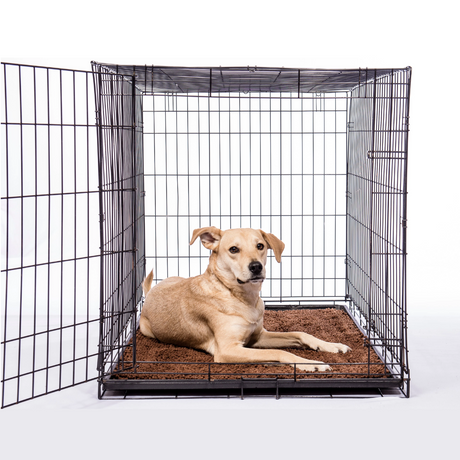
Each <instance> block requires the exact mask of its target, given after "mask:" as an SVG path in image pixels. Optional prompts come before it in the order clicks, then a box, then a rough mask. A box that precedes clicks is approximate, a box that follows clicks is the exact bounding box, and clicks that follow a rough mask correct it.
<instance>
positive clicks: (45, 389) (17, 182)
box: [1, 64, 101, 407]
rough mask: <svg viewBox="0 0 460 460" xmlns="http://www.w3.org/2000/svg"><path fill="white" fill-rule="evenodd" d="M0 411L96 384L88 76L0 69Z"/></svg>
mask: <svg viewBox="0 0 460 460" xmlns="http://www.w3.org/2000/svg"><path fill="white" fill-rule="evenodd" d="M2 78H3V83H4V88H3V94H2V97H3V98H4V101H3V106H4V110H3V117H2V118H3V119H2V171H3V172H2V186H1V187H2V199H1V206H2V240H1V241H2V271H1V274H2V278H3V279H2V285H3V286H4V287H5V290H4V292H3V302H4V311H3V315H2V316H3V328H2V360H3V366H2V403H1V404H2V407H6V406H9V405H12V404H16V403H18V402H21V401H25V400H28V399H31V398H35V397H37V396H41V395H45V394H48V393H51V392H54V391H58V390H62V389H63V388H67V387H71V386H73V385H77V384H79V383H83V382H86V381H89V380H92V379H95V378H96V377H97V375H98V374H97V356H98V344H99V333H100V332H99V331H100V314H99V305H100V279H101V278H100V273H101V257H100V246H101V242H100V231H99V212H100V211H99V190H98V162H97V131H96V125H95V121H94V120H95V116H94V114H95V107H94V89H93V78H92V73H91V72H84V71H83V72H82V71H75V70H65V69H55V68H45V67H32V66H25V65H15V64H3V66H2Z"/></svg>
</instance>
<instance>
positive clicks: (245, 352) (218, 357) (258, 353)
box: [214, 344, 331, 372]
mask: <svg viewBox="0 0 460 460" xmlns="http://www.w3.org/2000/svg"><path fill="white" fill-rule="evenodd" d="M214 361H215V362H217V363H284V364H290V365H293V363H296V367H297V369H299V370H302V371H307V372H314V371H320V372H326V371H328V370H331V367H330V366H328V365H327V364H324V363H323V362H321V361H312V360H310V359H306V358H301V357H300V356H296V355H294V354H292V353H288V352H287V351H283V350H261V349H256V348H245V347H243V346H242V345H239V344H238V345H237V344H235V345H226V346H223V347H219V351H217V352H216V353H215V354H214Z"/></svg>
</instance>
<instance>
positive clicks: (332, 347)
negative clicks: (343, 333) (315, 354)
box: [317, 342, 351, 353]
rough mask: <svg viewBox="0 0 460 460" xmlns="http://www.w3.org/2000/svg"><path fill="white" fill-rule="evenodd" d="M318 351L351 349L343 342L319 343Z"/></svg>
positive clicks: (331, 351) (332, 351)
mask: <svg viewBox="0 0 460 460" xmlns="http://www.w3.org/2000/svg"><path fill="white" fill-rule="evenodd" d="M317 350H318V351H326V352H328V353H347V352H349V351H351V348H350V347H349V346H347V345H344V344H343V343H328V342H325V343H323V344H321V345H320V346H319V347H318V349H317Z"/></svg>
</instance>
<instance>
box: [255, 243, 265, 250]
mask: <svg viewBox="0 0 460 460" xmlns="http://www.w3.org/2000/svg"><path fill="white" fill-rule="evenodd" d="M264 247H265V246H264V245H263V244H262V243H259V244H258V245H257V249H258V250H259V251H262V249H263V248H264Z"/></svg>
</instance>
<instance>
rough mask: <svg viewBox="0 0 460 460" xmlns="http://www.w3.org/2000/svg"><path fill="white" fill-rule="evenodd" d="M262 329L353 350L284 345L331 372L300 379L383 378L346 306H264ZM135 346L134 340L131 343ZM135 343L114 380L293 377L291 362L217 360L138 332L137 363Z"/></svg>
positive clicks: (382, 368) (304, 374) (381, 367)
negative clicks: (327, 366)
mask: <svg viewBox="0 0 460 460" xmlns="http://www.w3.org/2000/svg"><path fill="white" fill-rule="evenodd" d="M264 327H265V329H267V330H268V331H279V332H287V331H301V332H307V333H309V334H311V335H313V336H315V337H317V338H319V339H322V340H326V341H328V342H338V343H343V344H345V345H348V346H349V347H351V348H352V351H351V352H348V353H345V354H343V353H339V354H336V353H325V352H318V351H313V350H310V349H302V348H283V350H286V351H289V352H291V353H294V354H296V355H298V356H302V357H304V358H308V359H312V360H315V361H323V362H325V363H328V364H330V365H331V367H332V371H331V372H327V373H321V372H315V373H307V372H301V371H299V370H297V371H296V373H295V374H296V375H295V377H296V378H384V377H388V376H389V374H388V371H387V370H386V369H385V366H384V365H383V364H382V362H381V360H380V359H379V358H378V356H377V354H376V353H375V352H374V350H373V349H372V348H370V349H369V347H368V346H366V345H365V340H364V336H363V334H362V333H361V332H360V330H359V329H358V328H357V327H356V325H355V324H354V322H353V320H352V319H351V318H350V317H349V316H348V314H347V313H346V312H345V311H343V310H337V309H335V308H326V309H302V310H288V311H273V310H266V311H265V315H264ZM131 344H132V340H131V342H130V345H131ZM132 362H133V347H132V346H128V347H127V348H126V349H125V352H124V354H123V358H122V359H121V360H120V362H119V363H118V366H117V368H116V370H115V372H114V373H113V374H112V378H117V379H208V380H220V379H240V378H241V377H244V378H291V379H292V378H294V368H293V367H292V366H288V365H273V364H271V365H262V364H222V363H214V361H213V358H212V356H211V355H209V354H207V353H205V352H203V351H199V350H194V349H191V348H185V347H178V346H175V345H169V344H164V343H161V342H159V341H158V340H156V339H151V338H148V337H145V336H143V335H142V334H141V332H140V331H139V330H138V331H137V334H136V365H135V366H134V367H133V365H132Z"/></svg>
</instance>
